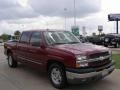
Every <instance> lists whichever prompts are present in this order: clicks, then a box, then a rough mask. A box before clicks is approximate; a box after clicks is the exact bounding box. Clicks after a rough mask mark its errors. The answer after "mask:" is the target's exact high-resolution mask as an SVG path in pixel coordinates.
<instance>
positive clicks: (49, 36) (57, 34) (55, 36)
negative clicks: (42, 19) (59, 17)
mask: <svg viewBox="0 0 120 90" xmlns="http://www.w3.org/2000/svg"><path fill="white" fill-rule="evenodd" d="M44 35H45V39H46V41H47V43H48V44H49V45H54V44H74V43H80V40H79V39H78V38H77V37H75V36H74V35H73V34H72V33H71V32H69V31H48V32H45V34H44Z"/></svg>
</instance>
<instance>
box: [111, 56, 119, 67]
mask: <svg viewBox="0 0 120 90" xmlns="http://www.w3.org/2000/svg"><path fill="white" fill-rule="evenodd" d="M112 59H113V60H115V63H116V65H115V67H116V68H117V69H120V54H113V55H112Z"/></svg>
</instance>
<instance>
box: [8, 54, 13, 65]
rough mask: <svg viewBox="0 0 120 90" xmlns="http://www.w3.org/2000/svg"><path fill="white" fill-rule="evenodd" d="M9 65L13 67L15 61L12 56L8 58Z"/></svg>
mask: <svg viewBox="0 0 120 90" xmlns="http://www.w3.org/2000/svg"><path fill="white" fill-rule="evenodd" d="M8 63H9V65H10V66H12V63H13V60H12V57H11V56H9V57H8Z"/></svg>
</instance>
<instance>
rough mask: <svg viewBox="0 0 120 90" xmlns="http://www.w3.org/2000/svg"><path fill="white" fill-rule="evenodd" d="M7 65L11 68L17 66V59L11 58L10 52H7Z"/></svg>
mask: <svg viewBox="0 0 120 90" xmlns="http://www.w3.org/2000/svg"><path fill="white" fill-rule="evenodd" d="M8 65H9V67H11V68H15V67H17V65H18V64H17V61H15V60H14V59H13V56H12V54H11V53H9V54H8Z"/></svg>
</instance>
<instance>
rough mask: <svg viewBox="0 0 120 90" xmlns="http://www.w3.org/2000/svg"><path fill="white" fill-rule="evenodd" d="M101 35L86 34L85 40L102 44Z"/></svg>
mask: <svg viewBox="0 0 120 90" xmlns="http://www.w3.org/2000/svg"><path fill="white" fill-rule="evenodd" d="M103 39H104V38H103V36H88V37H87V40H88V42H90V43H92V44H96V45H103V41H104V40H103Z"/></svg>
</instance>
